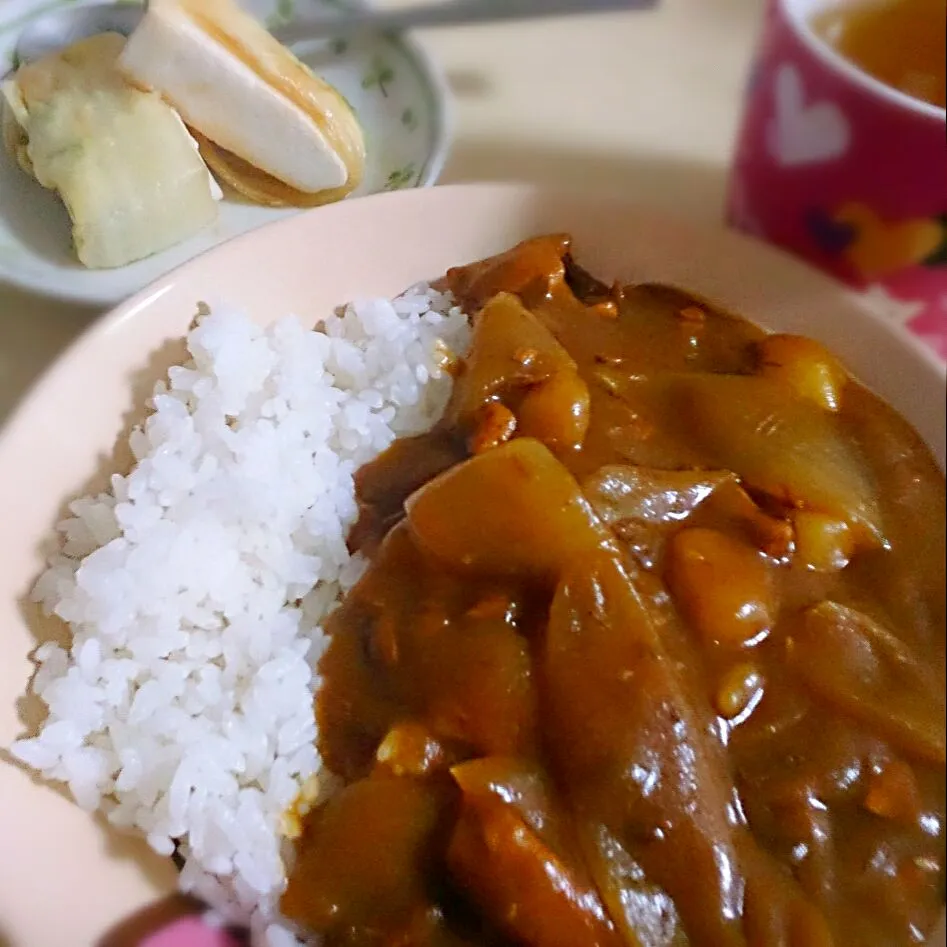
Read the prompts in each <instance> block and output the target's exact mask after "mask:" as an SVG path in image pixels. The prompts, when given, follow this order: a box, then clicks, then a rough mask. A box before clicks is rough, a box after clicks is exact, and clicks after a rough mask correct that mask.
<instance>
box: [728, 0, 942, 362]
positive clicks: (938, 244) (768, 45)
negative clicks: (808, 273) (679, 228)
mask: <svg viewBox="0 0 947 947" xmlns="http://www.w3.org/2000/svg"><path fill="white" fill-rule="evenodd" d="M852 2H854V3H864V2H865V0H771V2H770V5H769V8H768V11H767V16H766V20H765V24H764V30H763V37H762V41H761V45H760V51H759V53H758V56H757V59H756V62H755V65H754V67H753V69H752V72H751V76H750V81H749V84H748V89H747V101H746V110H745V115H744V119H743V126H742V129H741V131H740V134H739V138H738V142H737V148H736V155H735V159H734V166H733V172H732V177H731V182H730V191H729V196H728V203H727V218H728V222H729V223H730V224H732V225H733V226H735V227H737V228H739V229H741V230H744V231H746V232H749V233H751V234H754V235H756V236H758V237H760V238H762V239H764V240H767V241H769V242H771V243H775V244H778V245H779V246H782V247H785V248H786V249H787V250H790V251H792V252H793V253H795V254H797V255H799V256H802V257H804V258H806V259H807V260H809V261H810V262H812V263H814V264H815V265H817V266H819V267H821V268H822V269H824V270H827V271H829V272H830V273H833V274H835V275H836V276H837V277H839V278H841V279H842V280H844V281H846V282H848V283H850V284H852V285H853V286H855V287H858V288H860V289H861V290H863V291H864V292H865V293H866V294H867V297H868V299H869V300H870V301H872V302H873V303H874V304H875V305H876V306H877V307H878V308H880V309H883V311H884V312H885V313H886V314H887V315H889V316H890V317H891V318H892V319H896V320H898V321H899V322H901V323H902V324H904V325H907V326H908V327H909V328H910V329H912V330H913V331H915V332H916V333H917V334H918V335H920V336H921V337H923V338H924V339H925V340H926V341H927V342H929V343H930V344H931V345H932V347H933V348H934V349H935V350H936V351H937V352H938V353H939V354H940V355H941V357H942V358H944V359H947V117H945V111H944V109H943V108H938V107H937V106H934V105H931V104H929V103H927V102H923V101H921V100H919V99H915V98H912V97H911V96H909V95H907V94H905V93H903V92H900V91H898V90H896V89H894V88H891V87H889V86H886V85H884V84H883V83H881V82H879V81H878V80H876V79H874V78H872V77H871V76H869V75H868V74H867V73H864V72H862V71H861V70H860V69H858V68H857V67H856V66H854V65H852V64H850V63H849V62H848V61H847V60H846V59H844V58H842V56H841V55H840V54H839V53H837V52H836V51H835V50H834V49H833V48H832V47H831V46H830V45H829V44H828V43H826V42H825V41H824V40H823V39H822V38H821V37H820V36H819V35H818V34H817V33H816V32H815V31H814V29H813V28H812V26H811V23H812V20H813V18H814V17H817V16H818V15H819V14H820V13H823V12H825V11H826V10H827V9H829V8H830V7H833V6H838V5H839V3H852Z"/></svg>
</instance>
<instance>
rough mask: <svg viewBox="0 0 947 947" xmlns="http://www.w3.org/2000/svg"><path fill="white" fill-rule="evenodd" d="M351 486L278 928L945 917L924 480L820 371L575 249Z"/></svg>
mask: <svg viewBox="0 0 947 947" xmlns="http://www.w3.org/2000/svg"><path fill="white" fill-rule="evenodd" d="M446 284H447V285H448V286H449V288H450V289H451V290H452V291H453V292H454V294H455V296H456V297H457V298H458V300H459V301H460V302H461V303H462V304H463V305H464V307H465V310H466V311H467V312H468V313H469V315H470V318H471V321H472V326H473V337H472V343H471V348H470V351H469V353H468V354H467V355H466V357H465V358H464V359H463V361H462V362H460V363H459V364H458V365H457V366H456V380H455V384H454V390H453V394H452V397H451V400H450V403H449V404H448V406H447V408H446V410H445V412H444V416H443V418H442V419H441V421H440V422H439V423H438V424H437V425H436V426H435V428H434V429H433V430H431V431H430V432H429V433H427V434H424V435H421V436H419V437H414V438H406V439H403V440H401V441H398V442H396V443H395V444H394V445H393V446H392V447H391V448H390V449H389V450H388V451H387V452H386V453H385V454H383V455H382V456H381V457H380V458H379V459H378V460H377V461H375V462H374V463H372V464H370V465H368V466H367V467H365V468H363V469H362V470H361V471H360V472H359V474H358V476H357V493H358V497H359V501H360V509H361V516H360V519H359V522H358V524H357V526H356V527H355V529H354V530H353V532H352V535H351V537H350V543H351V545H352V547H353V549H357V550H359V551H361V552H362V553H363V554H364V555H365V556H366V558H367V559H368V560H369V564H368V568H367V571H366V573H365V575H364V577H363V578H362V579H361V581H360V582H359V583H358V585H357V586H356V587H355V588H354V589H353V590H352V591H351V592H350V593H349V595H348V596H347V597H346V599H345V601H344V602H343V603H342V605H341V606H340V607H339V608H338V610H337V611H336V612H335V613H334V614H333V615H332V617H331V619H330V621H329V626H328V632H329V635H330V644H329V647H328V649H327V651H326V653H325V655H324V656H323V658H322V660H321V663H320V674H321V676H322V679H323V685H322V688H321V690H320V692H319V695H318V698H317V716H318V721H319V727H320V734H321V736H320V747H319V748H320V751H321V753H322V755H323V758H324V760H325V761H326V764H327V765H328V767H329V768H330V769H331V770H332V771H333V772H335V773H336V774H338V775H339V776H340V777H341V778H342V780H343V782H344V787H343V788H342V789H341V790H340V791H339V792H338V793H337V794H335V795H334V796H333V797H332V798H330V799H329V800H328V801H327V802H325V803H324V804H322V805H320V806H319V807H318V808H317V809H315V810H314V811H313V812H311V813H310V814H309V815H308V816H307V817H306V820H305V824H304V827H303V833H302V836H301V838H300V839H299V840H298V841H297V844H296V852H295V866H294V868H293V870H292V873H291V877H290V881H289V886H288V889H287V891H286V893H285V895H284V896H283V900H282V909H283V911H284V913H285V915H286V916H287V917H289V918H290V919H292V920H294V921H296V922H298V923H299V925H300V927H301V928H302V929H305V930H308V931H311V932H316V933H319V934H321V935H323V937H324V938H325V941H324V942H325V943H326V944H327V945H328V947H415V945H416V947H455V945H456V947H460V945H468V947H475V945H476V947H501V945H503V947H505V945H527V947H621V945H625V947H685V945H693V947H777V945H778V947H830V945H834V947H876V945H877V947H881V945H884V947H894V945H908V944H915V943H921V942H923V939H924V937H925V936H926V934H927V933H928V932H929V930H930V929H931V928H932V926H933V924H934V923H935V921H936V919H937V915H938V913H939V911H940V910H941V907H942V904H943V897H944V889H943V882H944V844H945V836H944V817H945V770H944V764H945V719H944V718H945V708H944V683H945V614H944V612H945V606H944V581H945V579H944V576H945V561H944V547H943V539H944V532H945V493H944V479H943V476H942V475H941V473H940V471H939V470H938V468H937V466H936V465H935V463H934V461H933V459H932V458H931V456H930V454H929V452H928V451H927V449H926V447H925V445H924V444H923V443H922V442H921V440H920V439H919V437H918V436H917V435H916V434H915V433H914V431H913V430H912V429H911V428H910V427H909V426H908V425H907V424H906V423H905V422H904V421H903V420H902V419H901V418H900V417H899V416H898V415H897V414H896V413H895V412H893V411H892V410H891V409H890V408H889V407H887V406H886V405H885V404H883V403H882V402H881V401H879V399H878V398H876V397H875V396H874V395H872V394H871V393H870V392H868V391H867V390H866V389H864V388H863V387H862V386H860V385H859V384H858V383H857V382H856V381H855V380H853V379H852V378H850V377H849V376H848V374H847V372H846V371H845V369H844V368H843V367H842V366H841V365H840V364H839V363H838V362H837V361H836V360H835V359H834V358H833V357H832V356H831V355H830V354H829V353H828V352H826V351H825V350H824V349H822V347H821V346H819V345H817V344H816V343H814V342H811V341H809V340H805V339H800V338H796V337H791V336H780V335H766V334H765V333H764V332H763V331H762V330H760V329H758V328H757V327H755V326H754V325H752V324H750V323H748V322H746V321H744V320H742V319H739V318H736V317H734V316H731V315H729V314H727V313H723V312H719V311H717V310H716V309H714V308H713V307H712V306H709V305H708V304H706V303H705V302H704V301H701V300H697V299H694V298H692V297H691V296H689V295H687V294H686V293H683V292H681V291H679V290H676V289H670V288H667V287H662V286H648V285H646V286H616V287H607V286H604V285H602V284H600V283H598V282H597V281H596V280H594V279H593V278H591V277H590V276H589V275H588V274H586V273H584V272H583V271H582V270H580V269H579V268H578V267H577V266H576V265H575V264H574V263H573V261H572V259H571V256H570V244H569V240H568V238H566V237H560V236H552V237H543V238H537V239H535V240H532V241H528V242H526V243H525V244H522V245H520V246H518V247H516V248H514V249H513V250H511V251H509V252H508V253H506V254H503V255H501V256H499V257H496V258H493V259H491V260H487V261H483V262H481V263H478V264H473V265H471V266H468V267H461V268H458V269H456V270H452V271H450V272H449V273H448V274H447V277H446Z"/></svg>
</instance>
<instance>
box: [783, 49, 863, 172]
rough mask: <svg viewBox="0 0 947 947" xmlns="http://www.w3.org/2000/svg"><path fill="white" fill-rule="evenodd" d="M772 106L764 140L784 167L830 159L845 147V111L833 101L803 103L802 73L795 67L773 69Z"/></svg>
mask: <svg viewBox="0 0 947 947" xmlns="http://www.w3.org/2000/svg"><path fill="white" fill-rule="evenodd" d="M774 106H775V114H774V116H773V118H772V119H771V120H770V123H769V125H768V127H767V129H766V142H767V146H768V148H769V152H770V154H771V155H772V156H773V158H775V159H776V161H777V162H778V163H779V164H781V165H783V166H784V167H794V166H796V165H802V164H818V163H820V162H823V161H831V160H832V159H833V158H839V157H841V156H842V155H844V154H845V152H846V151H847V150H848V144H849V141H850V139H851V131H850V129H849V126H848V121H847V119H846V118H845V115H844V113H843V112H842V110H841V109H840V108H839V107H838V105H836V104H835V103H834V102H813V103H811V104H810V105H806V101H805V93H804V90H803V86H802V76H801V75H800V74H799V70H798V69H796V67H795V66H790V65H782V66H780V67H779V69H778V70H777V71H776V80H775V83H774Z"/></svg>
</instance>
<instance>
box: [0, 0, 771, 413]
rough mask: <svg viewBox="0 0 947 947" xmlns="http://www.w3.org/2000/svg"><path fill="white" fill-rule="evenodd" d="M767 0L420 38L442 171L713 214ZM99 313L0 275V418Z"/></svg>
mask: <svg viewBox="0 0 947 947" xmlns="http://www.w3.org/2000/svg"><path fill="white" fill-rule="evenodd" d="M0 2H2V0H0ZM397 2H399V0H388V3H387V4H386V5H394V4H395V3H397ZM763 5H764V0H661V4H660V7H659V8H658V9H657V10H654V11H650V12H647V13H618V14H599V15H594V16H586V17H575V18H569V19H560V20H550V21H534V22H531V23H524V24H512V25H511V24H504V25H501V26H496V27H491V26H480V27H470V28H467V29H450V30H438V31H431V32H430V33H426V34H421V36H420V39H421V41H422V42H423V43H424V44H425V46H426V47H427V48H428V49H429V50H430V51H431V53H432V54H433V56H434V57H435V58H436V59H437V60H438V61H439V62H440V64H441V65H442V67H443V68H444V70H445V71H446V73H447V77H448V80H449V83H450V86H451V88H452V90H453V93H454V97H455V105H456V129H455V140H454V146H453V151H452V155H451V158H450V160H449V162H448V165H447V169H446V171H445V174H444V177H443V180H444V181H445V182H458V181H470V180H498V179H529V180H534V181H538V182H540V183H543V184H549V185H564V186H566V185H567V186H572V187H579V188H581V187H587V188H595V189H602V190H608V191H609V192H611V193H615V194H624V195H627V196H630V197H633V198H638V199H641V200H644V201H648V202H650V203H652V204H656V205H659V206H665V207H667V208H669V209H672V210H674V211H676V212H677V213H682V214H685V215H688V216H690V217H692V218H694V219H697V220H706V221H711V222H712V221H716V220H718V219H719V218H720V216H721V209H722V202H723V195H724V186H725V181H726V174H727V164H728V162H729V158H730V151H731V146H732V141H733V137H734V134H735V132H736V122H737V120H738V117H739V108H740V100H741V88H742V85H743V80H744V76H745V75H746V72H747V69H748V66H749V59H750V56H751V53H752V49H753V44H754V40H755V37H756V33H757V29H758V26H759V20H760V17H761V14H762V9H763ZM98 314H99V313H98V312H96V311H94V310H89V309H80V308H78V307H76V306H71V305H67V304H63V303H61V302H50V301H48V300H44V299H40V298H37V297H34V296H30V295H28V294H26V293H23V292H21V291H19V290H16V289H13V288H12V287H9V286H6V285H4V284H3V283H0V423H2V421H3V419H4V418H5V417H7V416H8V415H9V412H10V411H11V409H12V408H13V406H14V405H15V404H16V402H17V401H18V400H19V398H20V397H21V396H22V395H23V393H24V392H25V391H26V390H27V388H28V387H29V386H30V385H31V384H32V383H33V382H34V381H35V380H36V378H37V377H38V375H39V374H40V373H41V372H42V371H43V370H44V369H45V368H46V367H47V366H48V365H49V364H50V362H51V361H52V360H53V359H54V358H55V356H56V355H57V354H58V353H59V352H60V351H61V350H62V349H63V348H64V347H65V346H66V345H68V344H69V342H70V341H72V339H74V338H75V337H76V335H77V334H78V333H79V332H81V331H82V330H83V329H84V328H85V327H86V326H87V325H89V323H90V322H91V321H92V320H93V319H95V318H96V316H97V315H98Z"/></svg>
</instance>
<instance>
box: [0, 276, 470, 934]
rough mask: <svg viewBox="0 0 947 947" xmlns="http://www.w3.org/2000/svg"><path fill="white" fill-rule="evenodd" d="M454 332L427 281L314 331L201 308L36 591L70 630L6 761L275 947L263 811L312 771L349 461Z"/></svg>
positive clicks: (277, 820)
mask: <svg viewBox="0 0 947 947" xmlns="http://www.w3.org/2000/svg"><path fill="white" fill-rule="evenodd" d="M466 340H467V325H466V320H465V318H464V316H463V314H462V313H461V312H460V311H459V310H458V309H456V308H452V303H451V299H450V298H449V297H448V296H445V295H441V294H439V293H437V292H434V291H433V290H431V289H430V288H429V287H426V286H422V287H418V288H416V289H414V290H412V291H410V292H409V293H406V294H405V295H404V296H402V297H399V299H397V300H395V301H394V302H389V301H387V300H370V301H365V302H360V303H355V304H353V305H350V306H348V307H347V308H346V310H345V311H344V313H343V314H341V315H338V314H336V315H332V316H330V317H329V318H328V319H326V321H325V323H324V324H323V325H322V326H320V327H319V329H318V330H309V329H307V328H305V327H304V326H303V325H302V324H301V323H300V322H299V321H298V320H297V319H295V318H293V317H288V318H284V319H281V320H280V321H278V322H276V323H275V324H273V325H272V326H271V327H270V328H269V329H267V330H263V329H260V328H259V327H257V326H256V325H255V324H254V323H252V322H251V321H250V320H249V319H248V318H247V317H246V316H245V315H243V314H241V313H240V312H235V311H233V310H232V309H228V308H227V307H226V306H219V307H216V306H215V307H213V308H212V310H211V312H210V314H208V315H206V316H204V317H203V318H201V319H200V321H199V322H198V324H197V325H196V326H195V327H194V328H193V330H192V331H191V332H190V334H189V335H188V338H187V347H188V351H189V353H190V360H189V361H188V362H187V363H186V364H184V365H182V366H179V367H176V368H172V369H171V371H170V372H169V375H168V381H167V383H166V384H160V385H158V387H157V389H156V391H155V394H154V397H153V399H152V402H151V405H150V406H149V407H150V409H151V411H150V414H149V415H148V417H147V419H146V420H145V422H144V424H143V426H142V427H141V428H139V429H137V430H136V431H135V432H134V433H133V434H132V435H131V447H132V450H133V452H134V456H135V458H136V461H137V463H136V465H135V467H134V469H133V470H132V471H131V472H130V473H129V474H128V475H127V476H119V475H116V476H113V477H112V481H111V489H110V490H109V491H108V492H107V493H103V494H100V495H99V496H93V497H85V498H83V499H80V500H76V501H75V502H74V503H72V505H71V507H70V511H71V516H70V517H69V518H68V519H66V520H65V521H64V522H63V523H61V524H60V526H59V529H60V531H61V534H62V542H61V548H60V551H59V553H58V554H57V555H56V556H55V557H54V558H53V560H52V561H51V563H50V566H49V569H48V571H47V572H46V573H45V574H44V575H43V576H42V577H41V578H40V580H39V582H38V583H37V586H36V590H35V595H36V598H37V599H38V600H39V601H41V602H42V603H43V605H44V607H45V608H46V609H47V610H48V611H49V612H51V613H54V614H56V615H58V616H59V617H60V618H62V619H63V620H64V621H66V622H68V623H69V625H70V626H71V630H72V636H73V637H72V644H71V647H70V648H69V649H63V648H61V647H59V646H58V645H56V644H45V645H43V646H41V647H40V648H39V649H38V651H37V653H36V660H37V662H38V665H39V668H38V671H37V674H36V677H35V680H34V684H33V689H34V691H35V692H36V693H37V694H38V695H39V696H40V697H41V698H42V699H43V700H44V701H45V703H46V704H47V705H48V708H49V717H48V719H47V721H46V723H45V725H44V726H43V728H42V730H41V732H40V733H39V735H38V736H36V737H35V738H32V739H25V740H21V741H19V742H17V743H16V744H14V746H13V747H12V752H13V753H14V755H15V756H16V757H18V758H19V759H20V760H21V761H23V762H24V763H26V764H28V765H29V766H31V767H33V768H35V769H36V770H37V771H39V772H40V773H41V774H42V775H43V776H44V777H46V778H48V779H50V780H59V781H62V782H64V783H66V784H68V787H69V789H70V791H71V793H72V795H73V796H74V798H75V800H76V802H77V803H78V804H79V805H80V806H82V807H83V808H84V809H88V810H90V811H91V810H95V809H100V810H102V811H103V812H105V813H106V815H107V817H108V818H109V820H110V821H112V822H113V823H115V824H116V825H119V826H123V827H127V828H129V829H132V830H136V831H138V832H141V833H143V834H144V835H145V836H146V837H147V839H148V842H149V843H150V845H151V847H152V848H153V849H154V850H155V851H157V852H159V853H160V854H162V855H169V856H170V855H171V853H172V851H173V850H174V848H175V845H177V846H178V849H179V852H180V854H181V855H182V856H183V857H184V858H185V859H186V862H185V865H184V868H183V870H182V872H181V876H180V882H181V887H182V888H183V889H184V890H185V891H189V892H192V893H194V894H196V895H198V896H200V897H202V898H204V899H205V900H206V901H207V902H208V903H209V904H210V905H211V906H212V907H213V908H214V909H215V910H216V911H217V912H219V913H220V915H222V917H223V918H224V919H225V920H227V921H229V922H234V923H238V924H246V925H249V926H250V929H251V931H252V933H253V936H254V941H255V942H256V943H258V944H271V945H275V944H283V943H293V942H294V938H292V936H291V935H289V934H288V932H287V931H285V929H283V928H281V927H280V925H279V918H278V915H277V911H276V901H277V898H278V896H279V893H280V892H281V890H282V888H283V885H284V882H285V870H284V865H283V861H282V859H281V838H280V826H281V818H282V817H283V814H284V812H285V810H286V809H287V807H289V806H290V805H291V804H292V803H293V802H294V800H295V799H296V798H297V797H298V796H299V794H300V792H301V790H302V789H303V787H304V785H305V786H306V787H307V789H311V788H312V786H313V785H314V783H316V782H317V780H318V777H319V773H320V766H321V761H320V759H319V756H318V753H317V751H316V748H315V745H314V743H315V737H316V724H315V720H314V716H313V701H312V697H313V693H314V690H315V689H316V687H317V686H318V679H317V678H316V676H315V672H314V668H315V663H316V661H317V660H318V658H319V656H320V654H321V653H322V650H323V647H324V636H323V632H322V628H321V625H322V623H323V621H324V620H325V617H326V615H327V613H328V612H329V611H330V610H331V608H332V607H333V606H334V604H335V603H336V602H337V600H338V598H339V596H340V594H341V593H342V592H343V591H344V590H345V589H346V588H348V587H349V586H350V585H351V584H352V583H353V582H354V580H355V579H356V578H357V574H358V565H359V564H358V562H357V561H356V560H355V559H353V558H352V557H350V556H349V554H348V552H347V550H346V545H345V538H346V534H347V531H348V529H349V527H350V525H351V524H352V522H353V519H354V517H355V515H356V504H355V499H354V491H353V479H352V478H353V474H354V472H355V471H356V470H357V469H358V467H359V466H360V465H362V464H363V463H365V462H366V461H369V460H371V459H372V458H373V457H375V456H377V455H378V453H379V452H381V451H382V450H383V449H384V448H385V447H387V446H388V445H389V444H390V443H391V441H392V440H393V439H394V438H395V437H396V436H399V435H402V434H411V433H415V432H419V431H422V430H425V429H427V428H428V427H430V425H431V424H432V422H433V421H434V420H436V418H437V417H438V416H439V414H440V412H441V410H442V407H443V404H444V402H445V400H446V397H447V395H448V393H449V388H450V380H449V377H448V376H447V374H446V373H445V372H444V371H443V370H442V367H443V363H444V356H445V350H449V351H454V352H458V351H461V350H462V349H463V348H464V346H465V345H466Z"/></svg>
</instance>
